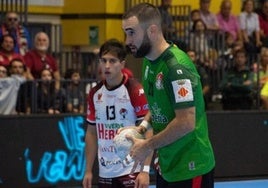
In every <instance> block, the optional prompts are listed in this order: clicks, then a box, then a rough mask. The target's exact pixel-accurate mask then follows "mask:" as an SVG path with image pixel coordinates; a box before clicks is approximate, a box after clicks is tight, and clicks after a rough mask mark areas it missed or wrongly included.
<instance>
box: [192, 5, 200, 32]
mask: <svg viewBox="0 0 268 188" xmlns="http://www.w3.org/2000/svg"><path fill="white" fill-rule="evenodd" d="M190 16H191V19H190V28H192V27H193V23H194V22H195V21H196V20H200V19H201V14H200V11H199V10H198V9H194V10H192V11H191V14H190Z"/></svg>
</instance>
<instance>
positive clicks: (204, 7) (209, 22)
mask: <svg viewBox="0 0 268 188" xmlns="http://www.w3.org/2000/svg"><path fill="white" fill-rule="evenodd" d="M199 5H200V16H201V19H202V20H203V21H204V23H205V24H206V27H207V29H208V30H218V29H219V23H218V20H217V18H216V15H215V14H213V13H211V12H210V10H209V7H210V0H200V1H199Z"/></svg>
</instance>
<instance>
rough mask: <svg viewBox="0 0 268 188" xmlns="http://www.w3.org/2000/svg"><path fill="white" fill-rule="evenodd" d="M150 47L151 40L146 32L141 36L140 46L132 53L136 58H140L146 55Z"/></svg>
mask: <svg viewBox="0 0 268 188" xmlns="http://www.w3.org/2000/svg"><path fill="white" fill-rule="evenodd" d="M151 49H152V45H151V42H150V40H149V38H148V36H147V34H145V35H144V37H143V42H142V44H141V46H140V47H139V48H138V49H137V52H136V53H135V54H133V55H134V56H135V57H136V58H142V57H144V56H146V55H147V54H148V53H149V52H150V51H151Z"/></svg>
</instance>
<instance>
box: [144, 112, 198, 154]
mask: <svg viewBox="0 0 268 188" xmlns="http://www.w3.org/2000/svg"><path fill="white" fill-rule="evenodd" d="M175 114H176V116H175V118H174V119H173V120H172V121H171V122H170V123H169V124H168V125H167V127H166V128H165V129H164V130H163V131H161V132H160V133H159V134H157V135H154V136H153V137H151V138H149V139H148V140H147V143H146V145H147V147H149V148H150V149H157V148H161V147H164V146H166V145H169V144H171V143H173V142H174V141H176V140H178V139H180V138H182V137H183V136H185V135H186V134H188V133H190V132H192V131H193V130H194V128H195V107H190V108H185V109H177V110H175Z"/></svg>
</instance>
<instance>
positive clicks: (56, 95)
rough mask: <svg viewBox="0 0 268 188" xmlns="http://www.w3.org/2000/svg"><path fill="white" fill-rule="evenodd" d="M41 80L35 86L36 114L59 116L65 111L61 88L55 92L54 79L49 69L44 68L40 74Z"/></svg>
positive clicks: (64, 100) (63, 92) (64, 98)
mask: <svg viewBox="0 0 268 188" xmlns="http://www.w3.org/2000/svg"><path fill="white" fill-rule="evenodd" d="M40 76H41V80H40V81H39V82H38V86H37V112H38V113H46V114H60V113H63V112H65V110H66V95H65V91H64V90H63V89H62V88H61V89H59V90H56V88H55V79H54V78H53V74H52V72H51V70H50V69H48V68H44V69H43V70H42V71H41V72H40Z"/></svg>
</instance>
